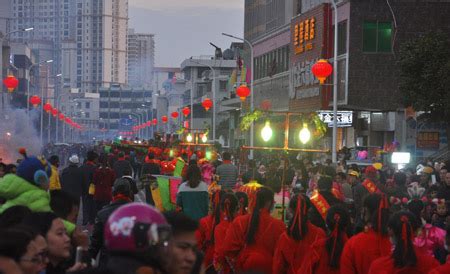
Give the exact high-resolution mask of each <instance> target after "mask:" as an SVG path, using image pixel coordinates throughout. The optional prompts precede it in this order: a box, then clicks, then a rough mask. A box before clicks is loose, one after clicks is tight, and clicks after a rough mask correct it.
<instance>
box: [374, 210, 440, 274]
mask: <svg viewBox="0 0 450 274" xmlns="http://www.w3.org/2000/svg"><path fill="white" fill-rule="evenodd" d="M416 224H417V222H416V221H415V217H414V215H413V214H412V213H410V212H406V211H400V212H397V213H396V214H394V215H393V216H392V217H391V219H390V220H389V225H388V227H389V230H390V231H391V234H392V235H391V237H392V241H393V243H394V251H393V252H392V254H391V255H388V256H383V257H381V258H378V259H376V260H375V261H373V263H372V264H371V266H370V269H369V274H378V273H409V274H416V273H417V274H419V273H427V272H429V271H430V270H432V269H434V268H436V267H438V266H439V263H438V261H436V260H435V259H434V258H433V257H431V256H429V255H427V254H425V253H423V252H421V251H419V250H418V249H417V248H416V247H414V245H413V238H414V231H415V230H416V229H417V226H416Z"/></svg>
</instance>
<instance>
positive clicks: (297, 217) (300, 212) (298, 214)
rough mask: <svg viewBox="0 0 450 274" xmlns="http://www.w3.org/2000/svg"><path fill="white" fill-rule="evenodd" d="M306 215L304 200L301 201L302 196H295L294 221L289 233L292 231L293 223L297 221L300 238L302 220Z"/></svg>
mask: <svg viewBox="0 0 450 274" xmlns="http://www.w3.org/2000/svg"><path fill="white" fill-rule="evenodd" d="M305 214H306V203H305V199H303V197H302V195H298V196H297V207H296V209H295V213H294V221H293V222H292V227H291V233H292V231H293V230H294V226H295V223H296V222H297V221H298V230H299V233H300V236H302V219H303V216H304V215H305Z"/></svg>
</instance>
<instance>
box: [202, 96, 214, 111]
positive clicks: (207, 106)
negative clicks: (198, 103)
mask: <svg viewBox="0 0 450 274" xmlns="http://www.w3.org/2000/svg"><path fill="white" fill-rule="evenodd" d="M202 106H203V108H204V109H205V110H206V111H208V110H209V109H210V108H212V106H213V102H212V101H211V99H209V98H206V99H205V100H203V102H202Z"/></svg>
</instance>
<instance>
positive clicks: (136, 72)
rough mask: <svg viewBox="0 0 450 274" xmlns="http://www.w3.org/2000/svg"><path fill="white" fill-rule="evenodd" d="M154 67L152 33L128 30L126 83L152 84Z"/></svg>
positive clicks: (133, 84) (132, 84)
mask: <svg viewBox="0 0 450 274" xmlns="http://www.w3.org/2000/svg"><path fill="white" fill-rule="evenodd" d="M154 67H155V40H154V35H153V34H147V33H135V32H134V29H129V30H128V85H129V86H131V87H144V88H148V87H151V85H152V74H153V69H154Z"/></svg>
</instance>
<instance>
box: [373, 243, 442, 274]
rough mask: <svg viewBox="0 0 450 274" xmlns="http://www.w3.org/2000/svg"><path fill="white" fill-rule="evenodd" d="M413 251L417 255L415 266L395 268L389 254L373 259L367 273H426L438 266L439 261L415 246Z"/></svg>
mask: <svg viewBox="0 0 450 274" xmlns="http://www.w3.org/2000/svg"><path fill="white" fill-rule="evenodd" d="M415 251H416V255H417V264H416V266H414V267H411V266H410V267H402V268H396V267H394V259H392V257H391V256H390V255H389V256H384V257H381V258H378V259H376V260H375V261H373V263H372V264H371V265H370V270H369V274H384V273H386V274H391V273H392V274H421V273H428V272H429V271H430V270H433V269H434V268H436V267H438V266H439V262H438V261H436V259H434V258H433V257H431V256H430V255H427V254H426V253H424V252H421V251H419V250H418V249H417V248H415ZM447 273H448V272H447Z"/></svg>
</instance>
